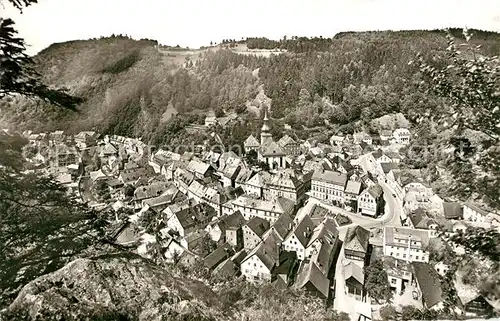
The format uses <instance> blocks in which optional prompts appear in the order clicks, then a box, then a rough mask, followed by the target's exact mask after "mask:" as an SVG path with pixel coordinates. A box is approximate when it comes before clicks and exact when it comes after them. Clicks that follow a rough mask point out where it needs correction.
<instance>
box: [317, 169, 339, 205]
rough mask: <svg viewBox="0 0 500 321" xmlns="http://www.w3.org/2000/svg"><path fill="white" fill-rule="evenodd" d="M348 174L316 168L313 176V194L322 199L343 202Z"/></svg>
mask: <svg viewBox="0 0 500 321" xmlns="http://www.w3.org/2000/svg"><path fill="white" fill-rule="evenodd" d="M346 183H347V175H346V174H343V173H340V172H335V171H327V170H316V171H314V174H313V176H312V178H311V194H312V196H313V197H314V198H317V199H320V200H330V201H337V202H340V203H343V202H344V200H345V195H344V190H345V186H346Z"/></svg>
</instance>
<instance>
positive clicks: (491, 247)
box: [451, 228, 500, 262]
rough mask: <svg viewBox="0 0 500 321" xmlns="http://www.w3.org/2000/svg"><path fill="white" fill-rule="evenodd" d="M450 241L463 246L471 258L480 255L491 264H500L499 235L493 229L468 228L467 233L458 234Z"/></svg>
mask: <svg viewBox="0 0 500 321" xmlns="http://www.w3.org/2000/svg"><path fill="white" fill-rule="evenodd" d="M451 241H452V242H454V243H455V244H457V245H461V246H464V247H465V249H466V251H467V252H469V254H471V255H472V256H475V254H480V255H482V256H484V257H487V258H489V259H490V260H491V261H493V262H500V233H498V231H496V230H493V229H484V228H469V229H468V230H467V233H458V234H455V235H453V236H452V237H451Z"/></svg>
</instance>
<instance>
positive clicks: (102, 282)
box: [0, 254, 227, 321]
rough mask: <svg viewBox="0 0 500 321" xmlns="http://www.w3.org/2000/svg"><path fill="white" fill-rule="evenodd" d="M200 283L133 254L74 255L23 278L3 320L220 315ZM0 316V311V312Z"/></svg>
mask: <svg viewBox="0 0 500 321" xmlns="http://www.w3.org/2000/svg"><path fill="white" fill-rule="evenodd" d="M218 307H219V302H218V301H217V299H216V297H215V295H214V293H213V292H212V291H211V290H210V289H209V288H208V287H206V286H205V285H204V284H202V283H200V282H197V281H192V280H185V279H178V278H175V277H174V276H172V275H171V274H170V273H168V272H166V271H164V270H162V269H161V268H159V267H157V266H155V265H152V263H150V262H148V261H146V260H144V259H142V258H140V257H137V256H135V255H128V254H119V255H111V256H110V255H108V256H103V257H96V258H93V259H78V260H75V261H73V262H71V263H69V264H68V265H66V266H65V267H63V268H62V269H60V270H58V271H56V272H54V273H51V274H47V275H44V276H42V277H40V278H38V279H36V280H34V281H32V282H30V283H29V284H27V285H26V286H25V287H24V288H23V289H22V290H21V292H20V293H19V295H18V297H17V298H16V300H15V301H14V302H13V303H12V304H11V305H10V307H9V308H8V309H7V312H6V314H5V315H4V317H5V319H6V320H68V321H69V320H148V321H149V320H152V321H154V320H193V321H194V320H200V321H201V320H224V319H227V318H226V317H224V316H223V315H221V314H220V313H219V312H217V311H218ZM0 320H2V317H1V316H0Z"/></svg>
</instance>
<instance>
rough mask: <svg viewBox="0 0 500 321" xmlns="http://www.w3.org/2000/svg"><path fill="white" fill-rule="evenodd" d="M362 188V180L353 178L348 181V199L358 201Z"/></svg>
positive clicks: (346, 188) (345, 192) (345, 193)
mask: <svg viewBox="0 0 500 321" xmlns="http://www.w3.org/2000/svg"><path fill="white" fill-rule="evenodd" d="M362 190H363V184H361V182H357V181H352V180H349V181H347V184H346V186H345V190H344V195H345V199H346V201H354V202H356V203H357V201H358V198H359V194H361V191H362Z"/></svg>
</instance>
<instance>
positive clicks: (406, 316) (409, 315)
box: [401, 305, 419, 321]
mask: <svg viewBox="0 0 500 321" xmlns="http://www.w3.org/2000/svg"><path fill="white" fill-rule="evenodd" d="M418 316H419V311H418V309H417V308H416V307H414V306H413V305H404V306H403V307H402V308H401V319H402V320H405V321H406V320H414V319H418Z"/></svg>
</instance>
